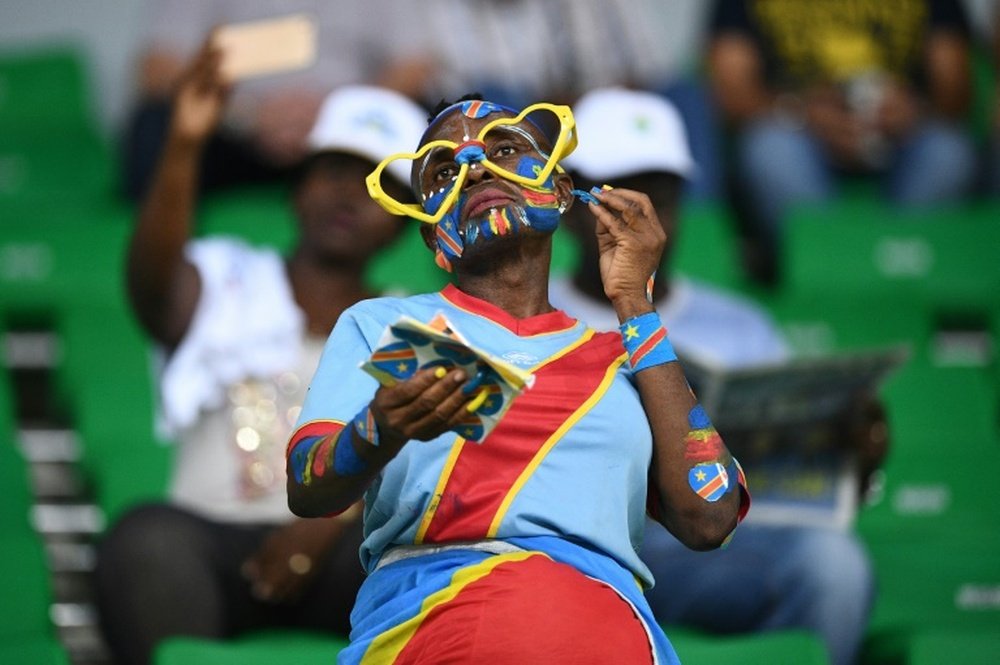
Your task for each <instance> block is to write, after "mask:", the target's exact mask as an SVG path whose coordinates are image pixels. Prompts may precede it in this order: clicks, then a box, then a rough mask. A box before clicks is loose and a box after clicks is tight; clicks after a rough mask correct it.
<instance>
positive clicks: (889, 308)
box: [758, 292, 932, 356]
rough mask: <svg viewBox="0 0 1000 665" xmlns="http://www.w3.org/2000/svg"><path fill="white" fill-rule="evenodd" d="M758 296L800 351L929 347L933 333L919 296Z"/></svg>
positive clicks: (914, 348)
mask: <svg viewBox="0 0 1000 665" xmlns="http://www.w3.org/2000/svg"><path fill="white" fill-rule="evenodd" d="M758 300H759V302H761V304H763V305H764V306H765V308H766V309H767V310H768V311H769V312H770V313H771V315H772V316H773V317H774V319H775V321H776V322H777V323H778V326H779V327H780V328H781V329H782V331H783V333H784V334H785V337H786V338H787V339H788V342H789V345H790V346H791V347H792V349H793V351H794V352H795V353H797V354H800V355H807V356H815V355H825V354H828V353H833V352H837V351H849V350H858V349H867V348H873V347H884V346H895V345H906V346H910V347H911V348H912V350H913V352H915V353H916V352H923V351H922V350H923V349H924V348H925V347H926V343H927V340H928V339H929V338H930V336H931V328H932V321H931V316H930V314H929V312H928V307H927V306H926V305H924V304H922V303H917V302H913V301H905V300H900V301H891V302H884V301H881V300H877V299H874V298H862V297H858V298H847V297H842V296H805V295H797V294H789V293H783V292H779V293H772V294H761V295H759V296H758Z"/></svg>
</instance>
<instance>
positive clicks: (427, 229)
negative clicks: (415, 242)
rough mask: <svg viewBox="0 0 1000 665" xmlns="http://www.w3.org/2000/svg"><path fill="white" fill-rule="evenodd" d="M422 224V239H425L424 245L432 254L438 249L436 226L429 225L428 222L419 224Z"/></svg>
mask: <svg viewBox="0 0 1000 665" xmlns="http://www.w3.org/2000/svg"><path fill="white" fill-rule="evenodd" d="M419 224H420V237H421V238H423V241H424V245H426V246H427V249H429V250H431V251H432V252H433V251H435V250H436V249H437V236H436V235H435V233H434V231H435V229H434V224H427V223H426V222H419Z"/></svg>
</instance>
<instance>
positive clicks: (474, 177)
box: [465, 162, 496, 187]
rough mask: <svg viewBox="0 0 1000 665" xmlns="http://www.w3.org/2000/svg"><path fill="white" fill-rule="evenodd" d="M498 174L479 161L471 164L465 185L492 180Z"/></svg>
mask: <svg viewBox="0 0 1000 665" xmlns="http://www.w3.org/2000/svg"><path fill="white" fill-rule="evenodd" d="M495 177H496V176H494V175H493V172H492V171H490V170H489V169H488V168H485V167H484V166H483V165H482V164H481V163H479V162H473V163H471V164H469V173H468V174H467V175H466V176H465V187H469V186H470V185H474V184H476V183H480V182H482V181H484V180H492V179H493V178H495Z"/></svg>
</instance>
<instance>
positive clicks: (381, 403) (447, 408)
mask: <svg viewBox="0 0 1000 665" xmlns="http://www.w3.org/2000/svg"><path fill="white" fill-rule="evenodd" d="M439 370H440V371H439ZM441 371H443V368H437V369H425V370H421V371H419V372H417V373H416V374H414V375H413V376H412V377H411V378H409V379H407V380H406V381H402V382H400V383H397V384H396V385H394V386H391V387H389V386H382V387H380V388H379V389H378V391H376V393H375V398H374V399H373V400H372V404H371V409H372V414H373V415H374V417H375V422H376V424H377V426H378V433H379V448H383V447H385V448H386V449H387V450H390V451H396V450H398V449H399V448H400V447H402V445H403V444H404V443H406V442H407V441H410V440H412V439H417V440H420V441H429V440H431V439H433V438H435V437H437V436H440V435H441V434H444V433H445V432H447V431H448V430H450V429H452V428H453V427H456V426H457V425H458V424H459V422H461V421H462V419H463V418H464V417H466V416H467V415H468V414H469V411H468V409H467V408H466V407H467V406H468V403H469V402H470V401H471V400H472V399H473V398H474V397H475V396H476V393H475V391H473V392H471V393H470V394H465V393H463V392H462V386H463V385H465V383H466V379H467V378H468V377H467V376H466V373H465V371H463V370H461V369H453V370H451V371H450V372H446V373H445V374H444V375H443V376H442V375H441Z"/></svg>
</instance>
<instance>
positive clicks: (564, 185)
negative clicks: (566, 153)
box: [554, 173, 573, 212]
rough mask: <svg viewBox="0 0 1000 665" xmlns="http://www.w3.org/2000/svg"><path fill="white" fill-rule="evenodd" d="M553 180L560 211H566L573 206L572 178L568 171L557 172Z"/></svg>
mask: <svg viewBox="0 0 1000 665" xmlns="http://www.w3.org/2000/svg"><path fill="white" fill-rule="evenodd" d="M554 181H555V186H556V187H555V190H556V198H557V199H558V200H559V209H560V211H561V212H566V211H567V210H569V209H570V208H572V207H573V178H571V177H570V175H569V174H568V173H557V174H556V175H555V177H554Z"/></svg>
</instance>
